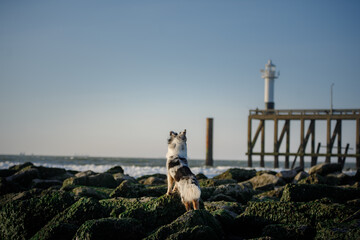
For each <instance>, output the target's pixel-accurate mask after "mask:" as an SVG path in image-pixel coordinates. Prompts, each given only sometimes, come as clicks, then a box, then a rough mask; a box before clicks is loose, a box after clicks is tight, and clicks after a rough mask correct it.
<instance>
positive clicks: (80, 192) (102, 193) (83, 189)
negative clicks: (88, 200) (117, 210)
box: [72, 186, 113, 200]
mask: <svg viewBox="0 0 360 240" xmlns="http://www.w3.org/2000/svg"><path fill="white" fill-rule="evenodd" d="M112 191H113V189H111V188H98V187H87V186H79V187H76V188H74V189H73V190H72V192H73V193H74V194H75V196H78V197H93V198H95V199H98V200H101V199H105V198H109V195H110V193H111V192H112Z"/></svg>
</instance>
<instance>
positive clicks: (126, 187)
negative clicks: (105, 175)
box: [110, 181, 146, 198]
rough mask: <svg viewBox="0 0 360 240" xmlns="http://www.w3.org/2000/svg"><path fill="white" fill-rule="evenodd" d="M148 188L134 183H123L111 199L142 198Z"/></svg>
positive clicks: (111, 195) (112, 194)
mask: <svg viewBox="0 0 360 240" xmlns="http://www.w3.org/2000/svg"><path fill="white" fill-rule="evenodd" d="M145 191H146V187H145V186H144V185H142V184H137V183H133V182H131V181H123V182H122V183H121V184H120V185H119V186H118V187H117V188H116V189H115V190H114V191H113V192H112V193H111V194H110V197H128V198H134V197H142V196H144V192H145Z"/></svg>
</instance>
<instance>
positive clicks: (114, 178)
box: [0, 163, 360, 240]
mask: <svg viewBox="0 0 360 240" xmlns="http://www.w3.org/2000/svg"><path fill="white" fill-rule="evenodd" d="M197 178H198V180H199V183H200V185H201V188H202V195H201V203H200V210H196V211H189V212H186V211H185V208H184V206H183V205H182V203H181V201H180V199H179V197H178V195H172V196H167V195H165V193H166V190H167V188H166V176H165V175H163V174H154V175H149V176H143V177H141V178H138V179H135V178H133V177H131V176H128V175H126V174H125V173H124V171H123V169H122V168H121V167H120V166H117V167H114V168H111V169H109V170H108V171H106V172H104V173H95V172H92V171H86V172H75V171H67V170H65V169H59V168H46V167H41V166H34V165H33V164H32V163H25V164H22V165H16V166H13V167H11V168H9V169H3V170H0V239H197V240H199V239H207V240H208V239H253V238H259V239H360V188H359V181H360V172H359V171H358V172H357V173H356V175H354V176H348V175H346V174H344V173H341V166H339V165H337V164H320V165H317V166H314V167H313V168H311V169H310V170H309V172H305V171H303V169H299V168H297V169H293V170H288V171H281V172H279V173H276V172H273V171H255V170H247V169H238V168H233V169H229V170H228V171H226V172H224V173H222V174H220V175H218V176H216V177H214V178H211V179H208V178H206V176H205V175H203V174H198V175H197Z"/></svg>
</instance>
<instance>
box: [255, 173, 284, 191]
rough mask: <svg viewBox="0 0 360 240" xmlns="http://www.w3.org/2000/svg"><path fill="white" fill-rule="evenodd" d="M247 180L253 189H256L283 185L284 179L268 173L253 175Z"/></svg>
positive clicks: (267, 188)
mask: <svg viewBox="0 0 360 240" xmlns="http://www.w3.org/2000/svg"><path fill="white" fill-rule="evenodd" d="M249 182H251V184H252V185H253V188H254V189H258V190H272V189H274V187H275V186H283V185H285V182H284V180H282V179H281V178H279V177H277V176H274V175H271V174H268V173H264V174H262V175H260V176H256V177H253V178H251V179H250V180H249Z"/></svg>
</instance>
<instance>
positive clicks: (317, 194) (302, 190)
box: [281, 184, 360, 202]
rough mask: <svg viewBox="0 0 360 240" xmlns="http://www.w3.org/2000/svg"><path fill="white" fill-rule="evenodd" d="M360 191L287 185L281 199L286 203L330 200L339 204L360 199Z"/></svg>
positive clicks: (326, 186) (315, 185) (314, 185)
mask: <svg viewBox="0 0 360 240" xmlns="http://www.w3.org/2000/svg"><path fill="white" fill-rule="evenodd" d="M359 196H360V189H356V188H342V187H334V186H328V185H317V184H287V185H286V186H285V188H284V192H283V194H282V197H281V201H285V202H290V201H291V202H306V201H312V200H315V199H321V198H330V199H333V200H335V201H337V202H345V201H348V200H352V199H356V198H359Z"/></svg>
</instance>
